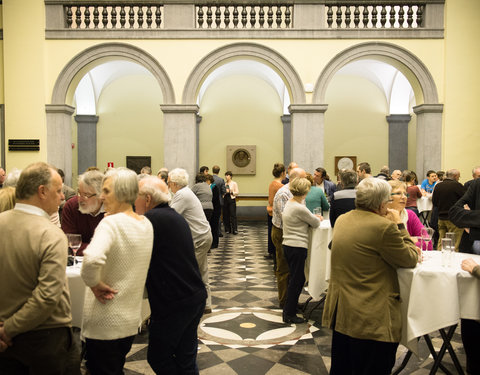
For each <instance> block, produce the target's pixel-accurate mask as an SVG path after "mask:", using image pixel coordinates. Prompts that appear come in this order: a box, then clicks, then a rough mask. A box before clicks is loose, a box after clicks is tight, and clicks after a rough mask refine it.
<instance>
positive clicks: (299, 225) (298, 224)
mask: <svg viewBox="0 0 480 375" xmlns="http://www.w3.org/2000/svg"><path fill="white" fill-rule="evenodd" d="M282 222H283V242H282V244H283V245H287V246H292V247H303V248H305V249H306V248H307V247H308V227H309V226H310V227H313V228H317V227H318V226H320V219H319V218H318V217H316V216H315V215H314V214H312V213H311V212H310V211H309V210H308V208H307V207H306V206H305V205H304V204H300V203H298V202H296V201H294V200H289V201H288V202H287V204H286V205H285V209H284V210H283V213H282Z"/></svg>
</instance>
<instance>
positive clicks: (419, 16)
mask: <svg viewBox="0 0 480 375" xmlns="http://www.w3.org/2000/svg"><path fill="white" fill-rule="evenodd" d="M423 7H424V5H419V6H418V9H417V27H422V26H423Z"/></svg>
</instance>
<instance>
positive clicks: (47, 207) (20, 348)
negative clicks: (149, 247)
mask: <svg viewBox="0 0 480 375" xmlns="http://www.w3.org/2000/svg"><path fill="white" fill-rule="evenodd" d="M15 194H16V202H17V203H16V205H15V208H14V209H13V210H9V211H5V212H3V213H2V214H0V228H1V231H2V241H1V242H0V258H1V259H2V261H1V262H0V285H1V288H0V301H1V302H0V373H2V374H80V363H79V355H78V353H74V352H73V351H74V350H73V349H74V343H73V336H72V330H71V322H72V314H71V309H70V295H69V291H68V286H67V280H66V274H65V269H66V266H67V256H66V254H67V249H68V247H67V238H66V237H65V235H64V234H63V233H62V231H61V230H60V229H59V228H58V227H56V226H55V225H53V224H52V223H51V222H50V215H52V214H53V213H55V212H56V211H57V210H58V206H59V205H60V202H61V201H62V199H63V198H64V196H63V193H62V179H61V177H60V175H59V174H58V173H57V171H56V169H55V168H53V167H52V166H50V165H48V164H46V163H35V164H31V165H29V166H28V167H27V168H25V169H24V170H23V172H22V174H21V176H20V179H19V181H18V184H17V187H16V192H15ZM74 358H76V360H75V359H74ZM72 359H74V361H73V363H72V362H70V360H72ZM70 365H72V367H70V368H69V366H70Z"/></svg>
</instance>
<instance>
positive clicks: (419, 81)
mask: <svg viewBox="0 0 480 375" xmlns="http://www.w3.org/2000/svg"><path fill="white" fill-rule="evenodd" d="M363 58H374V59H379V60H382V61H384V62H386V63H388V64H390V65H392V66H395V67H396V68H397V69H398V70H400V71H401V72H402V73H403V74H404V75H405V76H406V77H407V79H408V80H409V82H410V84H411V85H412V87H413V90H414V93H415V97H416V99H417V106H416V107H414V108H413V111H414V113H415V114H416V116H417V126H416V140H417V147H416V172H417V175H419V176H422V175H424V172H425V171H427V170H428V169H436V170H438V169H441V167H442V165H441V164H442V163H441V161H442V114H443V104H440V103H439V102H438V92H437V86H436V84H435V81H434V79H433V77H432V75H431V74H430V72H429V70H428V69H427V67H426V66H425V64H423V62H422V61H421V60H420V59H419V58H418V57H417V56H415V55H414V54H413V53H411V52H409V51H408V50H406V49H404V48H402V47H400V46H397V45H394V44H391V43H384V42H367V43H361V44H357V45H354V46H352V47H350V48H347V49H345V50H344V51H342V52H340V53H339V54H337V55H336V56H335V57H334V58H333V59H332V60H331V61H330V62H329V63H328V64H327V65H326V66H325V68H324V69H323V71H322V73H321V74H320V76H319V78H318V80H317V82H316V84H315V88H314V94H313V97H312V102H313V103H314V104H317V105H322V104H323V105H325V100H326V99H325V94H326V91H327V88H328V85H329V83H330V81H331V79H332V78H333V76H334V75H335V74H336V73H337V72H338V70H339V69H340V68H342V67H343V66H345V65H347V64H348V63H350V62H352V61H354V60H358V59H363ZM389 117H392V116H388V117H387V121H388V122H389V125H392V124H391V123H390V122H391V121H390V120H389ZM323 122H324V119H323V118H322V123H321V126H322V127H323V126H324V123H323ZM405 125H408V121H406V122H405V121H404V126H405ZM391 128H392V127H390V129H391ZM404 131H407V129H405V130H404ZM405 134H407V133H405ZM407 136H408V135H407ZM404 138H405V135H404ZM391 145H392V142H390V140H389V154H390V151H392V150H393V148H392V150H390V148H391V147H390V146H391ZM403 149H404V150H405V147H403ZM404 152H406V151H404ZM392 153H394V151H392ZM404 156H405V155H404Z"/></svg>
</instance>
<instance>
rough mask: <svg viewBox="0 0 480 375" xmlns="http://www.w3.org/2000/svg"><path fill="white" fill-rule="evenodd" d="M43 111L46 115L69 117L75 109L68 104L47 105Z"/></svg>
mask: <svg viewBox="0 0 480 375" xmlns="http://www.w3.org/2000/svg"><path fill="white" fill-rule="evenodd" d="M45 111H46V112H47V113H63V114H65V115H70V116H71V115H73V114H74V113H75V107H72V106H71V105H68V104H47V105H45Z"/></svg>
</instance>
